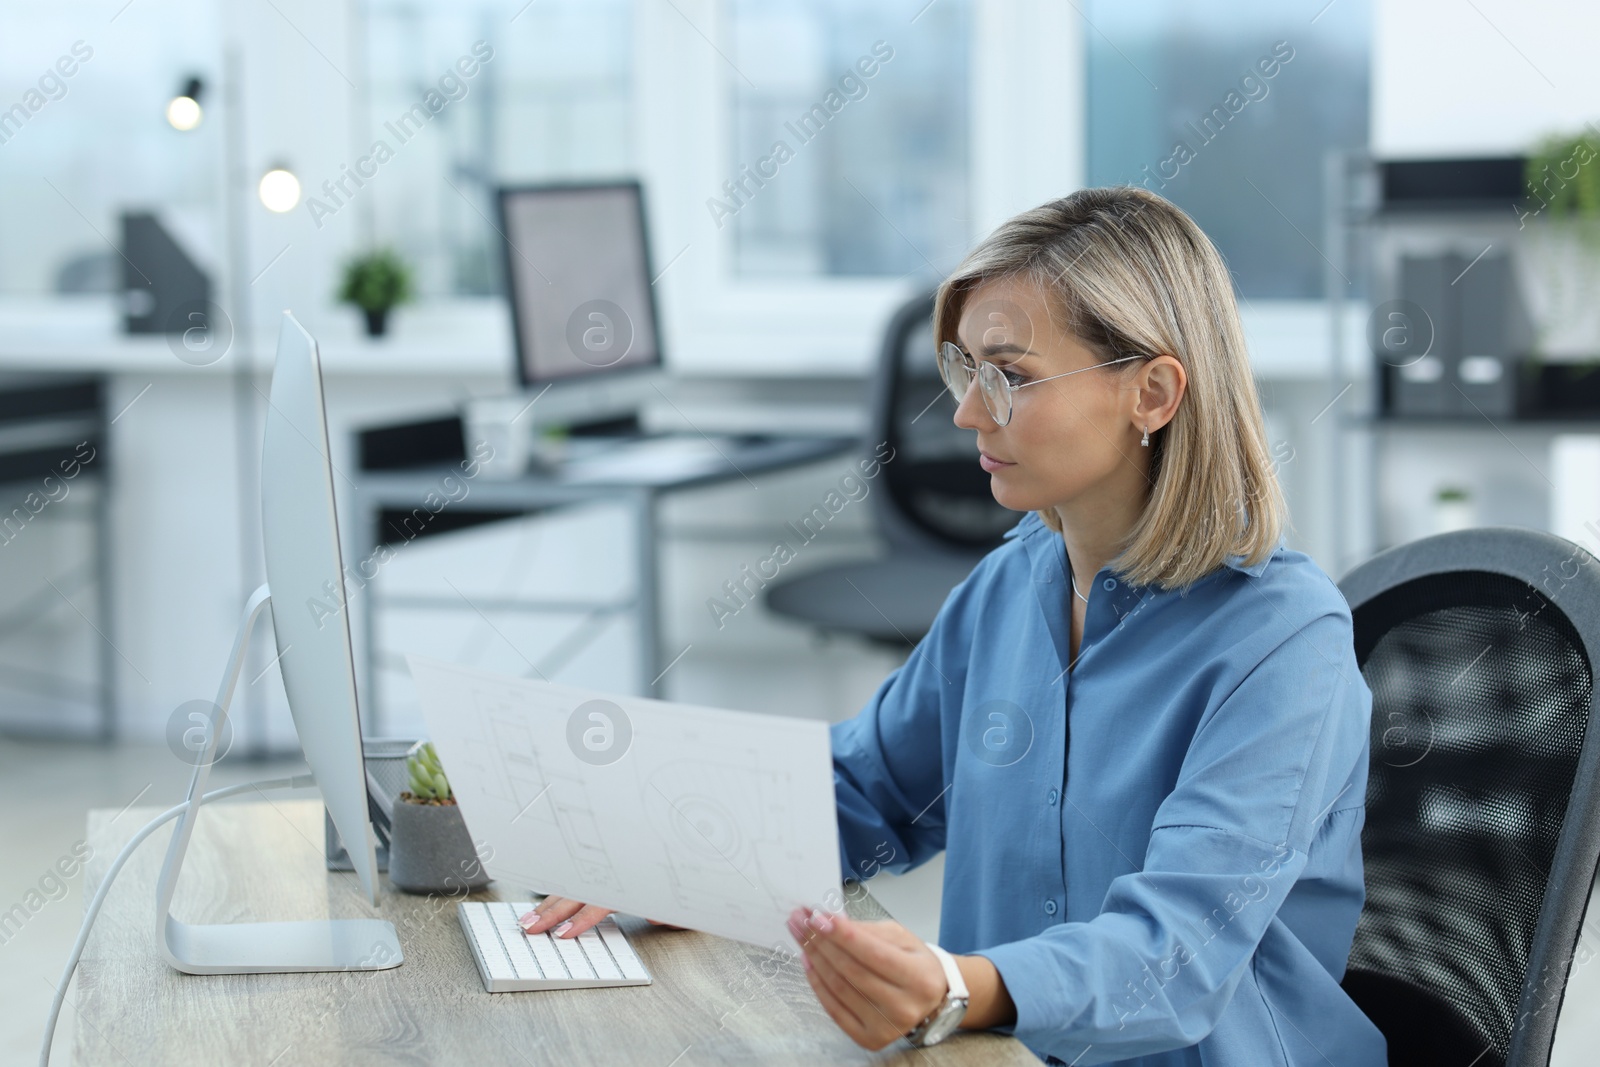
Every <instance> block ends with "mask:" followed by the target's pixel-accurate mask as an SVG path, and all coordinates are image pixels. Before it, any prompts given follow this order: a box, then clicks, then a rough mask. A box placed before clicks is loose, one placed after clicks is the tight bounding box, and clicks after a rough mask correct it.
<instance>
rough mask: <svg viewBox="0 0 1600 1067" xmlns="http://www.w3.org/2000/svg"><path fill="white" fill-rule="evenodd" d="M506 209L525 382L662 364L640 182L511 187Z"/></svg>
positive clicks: (515, 330)
mask: <svg viewBox="0 0 1600 1067" xmlns="http://www.w3.org/2000/svg"><path fill="white" fill-rule="evenodd" d="M499 208H500V229H501V233H502V234H503V235H504V238H505V240H504V241H503V242H502V244H503V251H504V255H505V267H506V294H507V297H508V299H509V302H510V305H511V324H512V335H513V337H514V343H515V350H516V359H517V373H518V376H519V377H520V379H521V381H522V384H523V385H524V386H528V387H536V386H543V385H545V384H547V383H553V382H574V381H577V380H582V379H595V378H599V377H605V378H608V379H609V378H612V377H613V376H614V375H616V374H617V373H618V372H625V371H635V370H639V369H641V368H659V367H660V366H661V345H660V341H659V336H658V331H657V326H656V322H657V318H656V306H655V297H654V290H653V289H652V288H651V284H650V282H651V270H650V251H649V241H648V238H647V236H646V230H645V216H644V196H643V193H642V190H641V188H640V186H639V183H638V182H634V181H622V182H606V183H594V184H563V185H534V186H521V187H516V188H506V189H501V190H500V191H499Z"/></svg>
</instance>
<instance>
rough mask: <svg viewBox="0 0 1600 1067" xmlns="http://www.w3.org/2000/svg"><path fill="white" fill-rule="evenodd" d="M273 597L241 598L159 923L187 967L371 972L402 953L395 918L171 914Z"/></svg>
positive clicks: (166, 945)
mask: <svg viewBox="0 0 1600 1067" xmlns="http://www.w3.org/2000/svg"><path fill="white" fill-rule="evenodd" d="M270 602H271V597H270V596H269V594H268V590H267V587H266V586H265V585H263V586H262V587H261V588H259V589H257V590H256V591H255V592H254V593H253V594H251V596H250V600H249V601H248V602H247V603H246V604H245V609H244V617H243V618H242V619H240V621H239V631H238V634H237V635H236V636H235V637H234V641H233V652H232V654H231V655H230V656H229V657H228V666H227V670H226V671H225V672H224V673H223V676H222V684H221V686H220V687H219V688H218V690H217V699H216V703H215V704H214V705H213V706H212V710H211V721H210V723H209V728H208V730H207V733H206V743H205V747H204V749H203V750H202V751H201V752H200V753H199V754H198V757H197V760H196V763H195V768H194V776H193V777H192V778H191V779H190V780H189V795H188V801H189V807H188V809H187V810H186V811H185V812H184V813H183V815H182V817H181V818H180V820H179V822H178V828H177V829H176V830H174V831H173V833H172V843H171V844H170V845H169V846H168V847H167V859H166V862H165V863H164V864H163V865H162V867H161V879H160V881H159V882H158V883H157V888H156V925H157V927H158V928H159V929H160V931H161V948H162V952H163V953H164V954H165V956H166V959H167V962H168V963H170V964H171V965H172V966H173V967H175V968H176V969H178V970H180V971H183V972H184V973H186V974H264V973H268V972H284V971H375V970H383V969H386V968H389V967H398V966H399V965H400V963H401V961H402V959H403V957H402V955H401V952H400V942H399V940H398V939H397V938H396V937H395V932H394V926H393V924H391V923H389V922H386V921H384V920H382V919H315V920H310V921H306V922H269V923H222V924H203V925H202V924H195V923H186V922H180V921H178V920H177V919H175V918H173V917H172V897H173V894H174V892H175V891H176V890H177V887H178V874H179V872H180V871H181V870H182V867H183V858H184V854H185V853H186V852H187V851H188V848H189V837H190V835H191V834H192V833H193V832H194V824H195V821H196V820H197V819H198V818H199V817H200V807H201V801H202V798H203V797H204V795H205V791H206V780H207V778H209V777H210V768H211V762H212V760H214V759H215V758H216V749H217V741H218V738H219V737H220V736H221V732H222V725H223V723H224V722H225V721H226V719H227V716H228V705H229V703H230V702H231V701H232V699H233V690H234V686H235V684H236V683H237V682H238V681H239V672H240V671H241V670H242V669H243V667H244V656H245V650H246V649H247V648H248V647H249V644H250V633H251V631H252V630H253V629H254V628H255V624H256V620H257V619H259V618H260V616H261V611H262V609H263V608H265V607H266V606H267V605H268V604H269V603H270Z"/></svg>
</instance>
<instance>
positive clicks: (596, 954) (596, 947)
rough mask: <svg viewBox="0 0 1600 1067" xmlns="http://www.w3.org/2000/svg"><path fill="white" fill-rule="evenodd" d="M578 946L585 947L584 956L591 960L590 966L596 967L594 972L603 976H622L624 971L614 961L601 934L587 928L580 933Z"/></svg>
mask: <svg viewBox="0 0 1600 1067" xmlns="http://www.w3.org/2000/svg"><path fill="white" fill-rule="evenodd" d="M578 947H579V948H581V949H583V955H584V958H585V959H587V960H588V961H589V966H591V967H593V968H594V973H595V974H597V975H599V976H600V977H601V978H619V979H620V978H621V977H622V972H621V971H620V970H618V969H617V965H616V964H615V963H614V962H612V959H611V950H610V949H608V948H606V945H605V942H604V941H601V940H600V935H599V934H597V933H596V932H595V931H594V930H592V929H590V930H585V931H584V932H583V933H581V934H579V935H578Z"/></svg>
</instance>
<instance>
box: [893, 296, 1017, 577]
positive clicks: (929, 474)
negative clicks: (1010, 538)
mask: <svg viewBox="0 0 1600 1067" xmlns="http://www.w3.org/2000/svg"><path fill="white" fill-rule="evenodd" d="M954 413H955V399H954V398H953V397H952V396H951V395H950V392H949V390H948V389H946V388H945V384H944V380H943V379H942V378H940V376H939V364H938V360H937V359H936V357H935V354H934V347H933V294H932V293H931V292H930V293H925V294H923V295H921V296H918V297H916V298H915V299H913V300H911V301H909V302H907V303H906V304H905V305H904V306H902V307H901V308H900V309H899V310H898V311H896V312H895V315H894V318H893V319H891V320H890V323H889V327H888V329H887V330H885V331H884V339H883V351H882V355H881V357H880V359H879V364H878V374H877V376H876V380H875V391H874V395H873V399H872V424H873V430H872V433H873V435H874V436H873V440H872V441H871V444H872V445H873V446H874V447H875V446H876V445H877V444H878V443H879V442H887V443H888V445H889V446H890V447H891V448H893V449H894V453H893V455H894V459H893V460H892V461H891V462H890V463H889V464H887V465H886V466H885V467H884V468H883V472H882V474H881V475H880V481H881V483H882V487H883V489H884V490H885V491H884V492H882V493H875V494H874V499H875V501H876V504H875V507H876V511H875V513H874V518H875V519H876V521H877V523H878V526H879V529H880V530H881V531H882V533H883V536H884V539H885V540H886V541H887V542H888V543H889V546H890V548H891V549H902V548H907V549H913V550H921V551H923V552H942V553H954V554H962V555H970V556H972V557H973V558H974V560H976V558H977V557H979V556H982V555H983V554H984V553H985V552H987V551H988V550H990V549H991V548H994V547H995V546H996V545H998V544H999V543H1000V540H1001V538H1002V537H1003V536H1004V534H1005V532H1006V531H1007V530H1009V529H1011V527H1013V526H1015V525H1016V524H1017V521H1018V520H1019V519H1021V518H1022V515H1021V513H1019V512H1015V511H1011V510H1009V509H1007V508H1004V507H1001V506H1000V505H999V504H998V503H996V501H995V499H994V494H993V493H992V492H990V490H989V475H988V474H987V473H985V472H984V470H983V468H982V467H980V466H978V444H977V433H976V431H973V430H963V429H961V428H960V427H958V426H956V425H955V423H954V422H952V421H951V417H952V415H954Z"/></svg>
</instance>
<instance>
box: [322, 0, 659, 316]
mask: <svg viewBox="0 0 1600 1067" xmlns="http://www.w3.org/2000/svg"><path fill="white" fill-rule="evenodd" d="M631 7H632V5H631V3H630V2H629V0H538V2H537V3H533V4H527V3H526V0H501V2H495V3H480V4H476V5H468V4H461V3H454V2H450V0H422V2H418V0H368V4H367V9H366V23H367V25H366V42H367V64H368V75H367V86H368V91H367V109H368V122H367V125H368V126H369V127H370V128H371V130H372V131H373V132H372V136H373V137H375V138H378V139H384V140H387V141H388V142H389V143H390V144H391V145H392V146H393V148H394V153H393V157H392V158H391V159H390V160H389V161H388V162H385V163H383V164H382V174H383V179H382V180H381V181H376V182H373V183H372V188H371V194H372V205H373V206H372V208H371V211H372V213H373V218H372V229H373V236H374V237H375V238H376V239H377V240H379V241H381V242H385V243H391V244H394V245H396V246H397V247H398V248H399V249H400V251H401V253H402V254H403V255H404V256H405V257H406V258H407V259H408V260H410V261H411V262H413V263H415V264H417V265H418V271H419V281H420V284H421V290H422V293H423V295H425V296H447V295H451V294H486V293H496V292H500V291H501V288H502V282H501V278H500V252H499V241H500V237H499V235H498V234H497V233H496V232H495V230H494V229H493V227H492V225H491V224H490V221H489V220H492V219H493V218H494V214H495V205H494V195H493V191H494V187H495V186H496V185H499V184H514V183H517V182H536V181H555V180H561V179H566V178H574V179H586V178H593V177H609V176H617V175H622V174H626V173H628V172H629V170H630V167H631V164H632V151H631V142H632V135H631V129H632V123H631V107H632V93H633V88H632V49H633V32H632V16H631ZM463 56H468V57H472V60H476V62H471V61H469V62H468V63H467V64H466V65H465V67H457V65H456V64H457V62H458V60H460V59H461V58H462V57H463ZM485 56H487V57H488V58H487V59H486V60H485V59H484V57H485ZM474 67H476V71H475V73H474V74H473V75H471V76H466V75H465V74H464V73H463V71H464V70H466V69H473V68H474ZM441 79H453V80H451V81H447V82H445V83H444V89H443V90H441ZM431 91H437V92H440V95H441V97H442V98H443V99H444V101H445V103H444V104H443V106H442V107H441V108H440V110H438V111H437V112H436V113H435V114H434V115H433V116H432V117H431V118H430V119H428V120H427V124H426V128H421V129H417V130H413V129H412V127H411V126H410V125H405V126H404V128H403V129H402V130H400V132H399V133H394V132H392V131H391V129H390V125H386V124H394V123H397V122H399V120H400V118H401V116H404V115H405V114H406V113H407V112H408V111H409V110H410V109H411V108H412V107H414V106H415V105H416V104H417V103H418V102H419V101H424V100H425V99H426V98H427V95H428V94H429V93H430V92H431ZM407 135H409V136H407ZM402 136H407V139H406V140H405V141H404V142H403V143H402V142H401V140H400V138H401V137H402ZM312 192H313V195H314V191H312Z"/></svg>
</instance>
